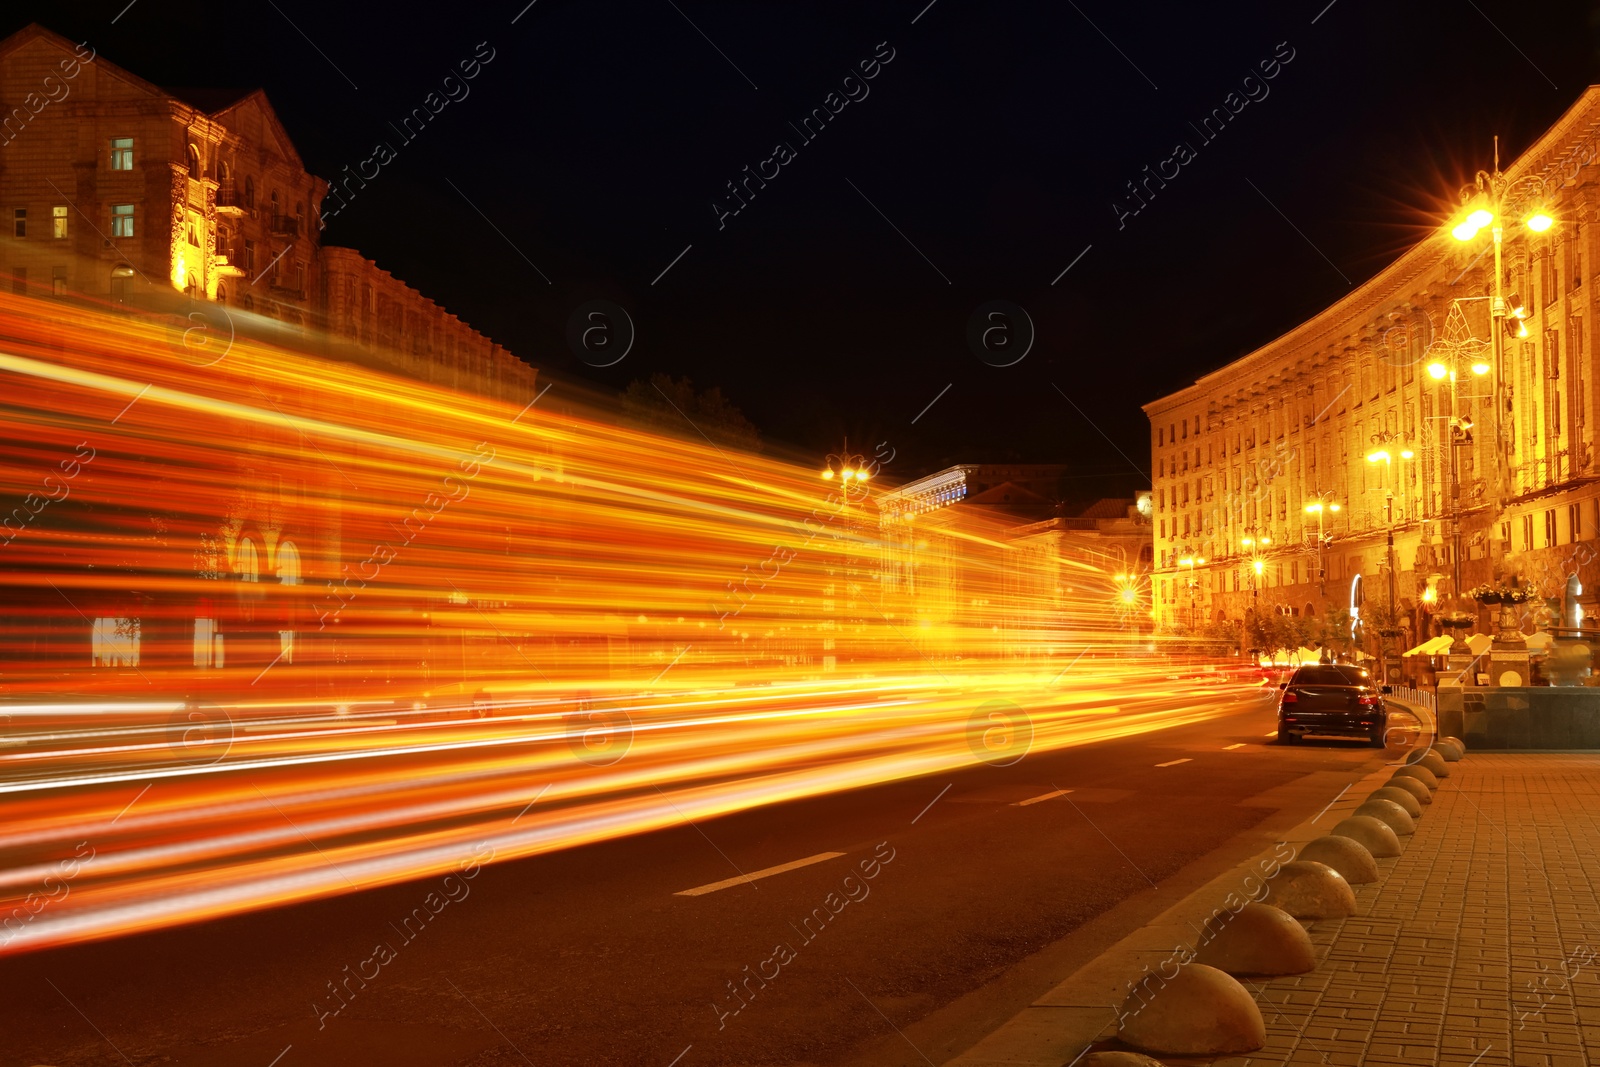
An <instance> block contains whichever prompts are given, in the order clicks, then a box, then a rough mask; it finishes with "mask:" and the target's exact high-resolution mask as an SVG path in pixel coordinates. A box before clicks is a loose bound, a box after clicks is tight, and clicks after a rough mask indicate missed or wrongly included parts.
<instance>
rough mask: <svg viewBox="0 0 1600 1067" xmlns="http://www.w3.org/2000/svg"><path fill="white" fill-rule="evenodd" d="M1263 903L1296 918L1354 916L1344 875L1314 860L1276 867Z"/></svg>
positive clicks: (1353, 897)
mask: <svg viewBox="0 0 1600 1067" xmlns="http://www.w3.org/2000/svg"><path fill="white" fill-rule="evenodd" d="M1346 821H1347V822H1348V821H1349V820H1346ZM1378 825H1379V826H1383V824H1382V823H1378ZM1383 828H1384V829H1385V830H1388V829H1389V828H1388V827H1387V826H1384V827H1383ZM1390 836H1391V837H1392V836H1394V835H1393V833H1392V832H1391V833H1390ZM1266 903H1268V904H1270V905H1272V906H1273V907H1275V908H1279V909H1281V910H1283V911H1286V912H1288V913H1289V914H1290V915H1292V916H1294V917H1295V918H1296V919H1342V918H1344V917H1345V916H1347V915H1354V914H1355V913H1356V894H1355V890H1353V889H1351V888H1350V883H1349V882H1347V881H1345V880H1344V875H1342V874H1340V873H1339V872H1338V871H1336V870H1334V869H1333V868H1332V867H1330V866H1328V865H1327V864H1326V863H1318V862H1316V861H1314V860H1304V859H1301V860H1295V861H1293V862H1292V863H1285V864H1284V865H1283V866H1282V867H1281V868H1279V870H1278V873H1277V874H1276V875H1274V876H1273V877H1272V880H1271V881H1269V882H1268V883H1267V899H1266Z"/></svg>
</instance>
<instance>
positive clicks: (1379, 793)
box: [1367, 785, 1422, 819]
mask: <svg viewBox="0 0 1600 1067" xmlns="http://www.w3.org/2000/svg"><path fill="white" fill-rule="evenodd" d="M1367 799H1368V800H1392V801H1394V802H1395V803H1396V804H1398V805H1400V806H1401V807H1402V808H1404V809H1405V812H1406V814H1407V815H1409V816H1411V817H1412V818H1413V819H1420V818H1422V804H1421V802H1420V801H1418V800H1417V798H1416V797H1414V796H1412V795H1411V794H1410V793H1408V792H1407V791H1406V790H1404V789H1401V788H1399V787H1398V786H1392V785H1386V786H1384V787H1383V788H1381V789H1374V790H1373V791H1372V795H1371V796H1369V797H1367Z"/></svg>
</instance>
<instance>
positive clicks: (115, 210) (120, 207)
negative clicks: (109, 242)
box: [111, 204, 133, 237]
mask: <svg viewBox="0 0 1600 1067" xmlns="http://www.w3.org/2000/svg"><path fill="white" fill-rule="evenodd" d="M111 236H113V237H132V236H133V205H132V204H113V205H112V207H111Z"/></svg>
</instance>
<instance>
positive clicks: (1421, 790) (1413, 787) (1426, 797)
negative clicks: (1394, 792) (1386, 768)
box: [1383, 778, 1433, 804]
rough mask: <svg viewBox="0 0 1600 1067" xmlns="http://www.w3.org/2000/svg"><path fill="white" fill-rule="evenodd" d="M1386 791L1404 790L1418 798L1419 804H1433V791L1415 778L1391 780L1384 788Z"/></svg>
mask: <svg viewBox="0 0 1600 1067" xmlns="http://www.w3.org/2000/svg"><path fill="white" fill-rule="evenodd" d="M1383 788H1385V789H1404V790H1405V791H1406V792H1407V793H1410V794H1411V795H1412V796H1413V797H1416V798H1417V803H1418V804H1432V803H1433V790H1431V789H1429V788H1428V787H1427V786H1425V785H1423V784H1422V783H1421V782H1419V781H1417V780H1416V779H1415V778H1390V779H1389V781H1388V782H1386V783H1385V784H1384V786H1383Z"/></svg>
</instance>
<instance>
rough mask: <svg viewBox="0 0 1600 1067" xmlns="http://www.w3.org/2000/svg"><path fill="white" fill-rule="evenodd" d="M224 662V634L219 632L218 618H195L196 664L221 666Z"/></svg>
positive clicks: (200, 665) (197, 665)
mask: <svg viewBox="0 0 1600 1067" xmlns="http://www.w3.org/2000/svg"><path fill="white" fill-rule="evenodd" d="M222 662H223V661H222V635H221V634H219V633H217V620H216V619H196V620H194V665H195V666H196V667H220V666H222Z"/></svg>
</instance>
